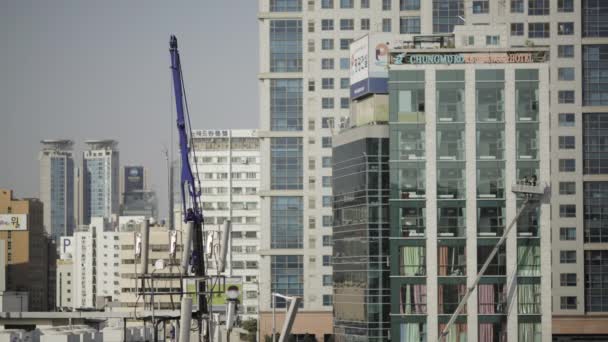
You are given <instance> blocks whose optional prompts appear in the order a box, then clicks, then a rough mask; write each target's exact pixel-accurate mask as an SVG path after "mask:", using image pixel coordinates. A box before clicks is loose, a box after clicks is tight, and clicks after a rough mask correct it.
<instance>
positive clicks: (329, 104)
mask: <svg viewBox="0 0 608 342" xmlns="http://www.w3.org/2000/svg"><path fill="white" fill-rule="evenodd" d="M321 108H323V109H333V108H334V98H333V97H323V98H321Z"/></svg>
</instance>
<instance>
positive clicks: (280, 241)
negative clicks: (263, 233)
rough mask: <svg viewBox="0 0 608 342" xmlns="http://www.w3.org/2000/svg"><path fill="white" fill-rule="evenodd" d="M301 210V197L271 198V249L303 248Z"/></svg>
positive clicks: (302, 205) (302, 208) (302, 207)
mask: <svg viewBox="0 0 608 342" xmlns="http://www.w3.org/2000/svg"><path fill="white" fill-rule="evenodd" d="M303 210H304V204H303V201H302V197H286V196H281V197H272V211H271V213H272V218H271V238H272V241H271V244H270V246H271V247H272V248H302V247H303V241H302V240H303V234H304V232H303V228H304V227H303V224H304V223H303V222H304V218H303V213H302V212H303Z"/></svg>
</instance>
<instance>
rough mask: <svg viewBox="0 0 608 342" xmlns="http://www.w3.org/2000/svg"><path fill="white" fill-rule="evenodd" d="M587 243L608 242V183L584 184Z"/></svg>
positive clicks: (584, 216)
mask: <svg viewBox="0 0 608 342" xmlns="http://www.w3.org/2000/svg"><path fill="white" fill-rule="evenodd" d="M583 193H584V195H583V226H584V229H585V231H584V232H585V234H584V235H585V242H592V243H593V242H601V243H606V242H608V211H607V209H606V208H608V196H607V194H608V182H605V181H604V182H584V183H583Z"/></svg>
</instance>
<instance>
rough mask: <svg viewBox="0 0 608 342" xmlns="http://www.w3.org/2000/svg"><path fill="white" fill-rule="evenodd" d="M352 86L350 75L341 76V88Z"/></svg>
mask: <svg viewBox="0 0 608 342" xmlns="http://www.w3.org/2000/svg"><path fill="white" fill-rule="evenodd" d="M348 87H350V79H349V78H348V77H343V78H340V89H348Z"/></svg>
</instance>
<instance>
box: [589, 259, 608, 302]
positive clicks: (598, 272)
mask: <svg viewBox="0 0 608 342" xmlns="http://www.w3.org/2000/svg"><path fill="white" fill-rule="evenodd" d="M585 310H586V311H587V312H606V311H608V250H595V251H585Z"/></svg>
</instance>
